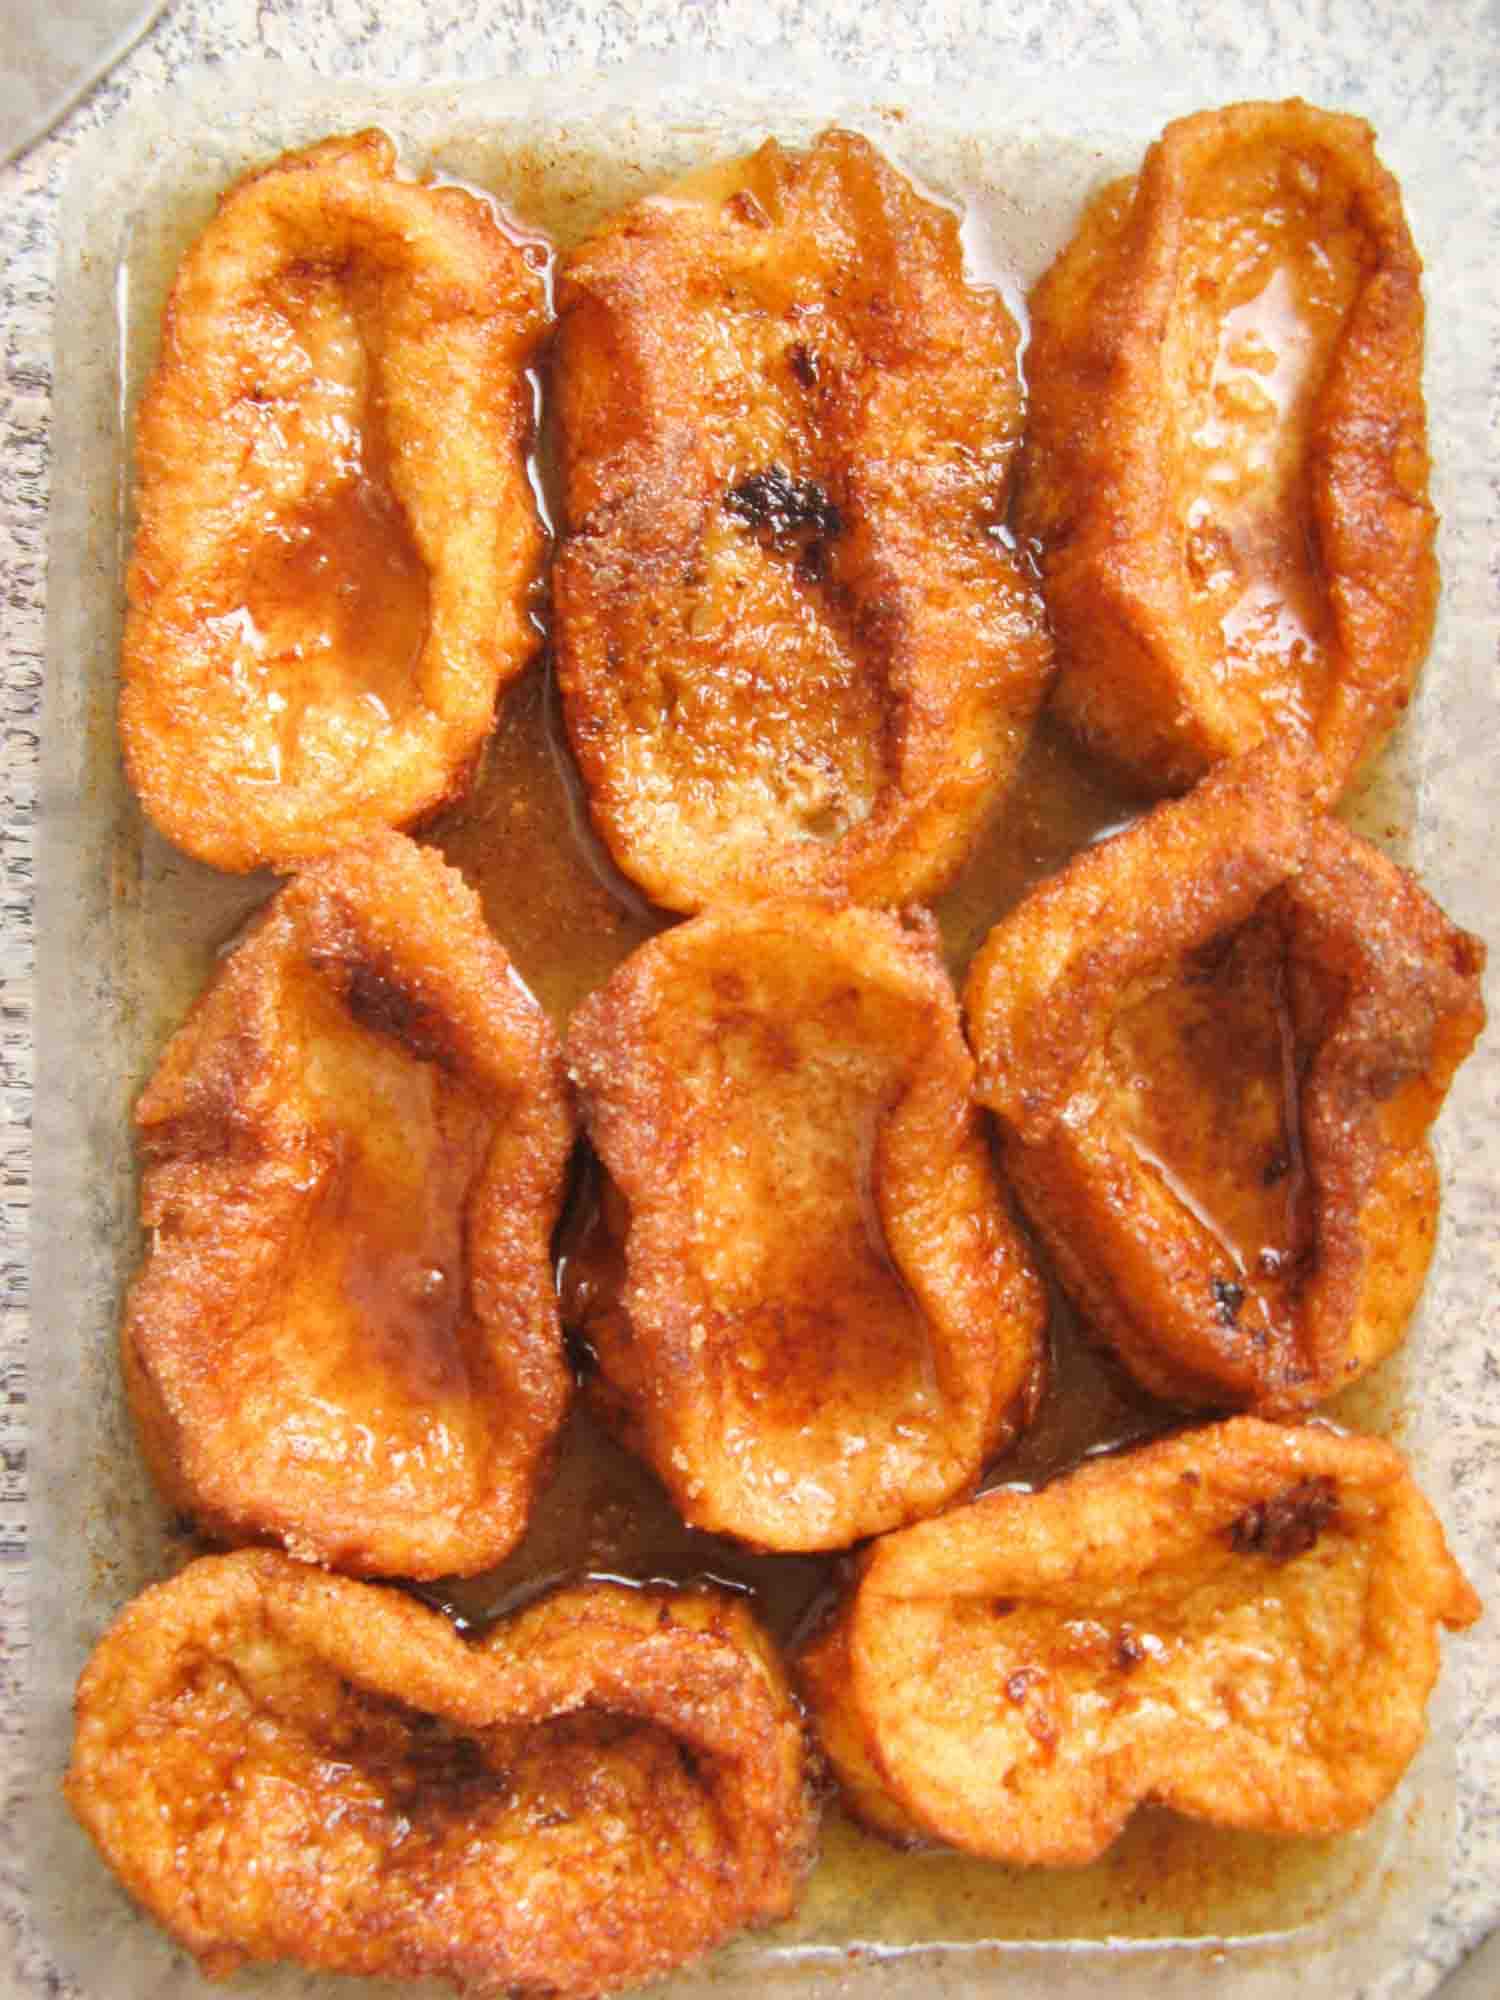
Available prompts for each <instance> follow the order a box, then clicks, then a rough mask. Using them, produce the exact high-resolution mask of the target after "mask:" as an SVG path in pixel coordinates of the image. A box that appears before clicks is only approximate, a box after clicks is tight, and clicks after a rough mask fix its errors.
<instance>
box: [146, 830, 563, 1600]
mask: <svg viewBox="0 0 1500 2000" xmlns="http://www.w3.org/2000/svg"><path fill="white" fill-rule="evenodd" d="M136 1124H137V1128H138V1130H139V1133H140V1141H141V1149H142V1153H143V1157H144V1166H145V1171H144V1178H143V1184H142V1190H141V1219H142V1222H143V1224H144V1226H145V1227H146V1228H147V1229H148V1230H149V1231H150V1232H151V1247H150V1250H149V1252H148V1255H147V1258H146V1261H145V1263H144V1265H143V1266H142V1268H141V1270H140V1272H139V1274H138V1276H137V1277H136V1279H135V1282H134V1284H133V1286H132V1287H131V1291H130V1294H129V1298H128V1300H127V1305H126V1313H125V1322H124V1327H123V1331H122V1341H121V1345H122V1353H123V1358H124V1367H125V1378H126V1385H127V1389H128V1391H129V1395H130V1401H131V1406H132V1408H133V1410H134V1412H135V1415H136V1419H137V1422H138V1424H139V1427H140V1432H141V1438H142V1443H143V1446H144V1448H145V1451H146V1455H147V1458H148V1460H149V1461H150V1463H151V1466H152V1470H153V1473H154V1475H155V1477H156V1478H157V1481H158V1483H159V1484H160V1486H161V1488H162V1490H163V1492H164V1494H165V1495H166V1496H167V1497H168V1498H169V1500H171V1501H172V1502H173V1503H174V1504H176V1505H178V1506H181V1507H183V1508H184V1509H186V1510H187V1511H188V1512H190V1513H192V1514H193V1515H194V1516H195V1517H196V1518H197V1520H198V1521H199V1523H200V1524H201V1526H202V1527H203V1528H204V1529H205V1530H206V1531H208V1532H209V1533H212V1534H215V1535H220V1536H224V1537H226V1538H229V1539H242V1538H245V1537H247V1536H248V1537H266V1536H271V1537H275V1538H277V1539H279V1540H281V1541H283V1542H285V1544H286V1545H287V1546H288V1547H289V1548H291V1549H292V1550H294V1551H295V1552H296V1553H297V1554H299V1555H304V1556H309V1557H314V1558H316V1559H318V1560H321V1561H326V1562H332V1563H336V1564H339V1565H341V1566H342V1567H344V1568H347V1569H352V1570H355V1571H358V1572H361V1573H375V1574H383V1575H402V1576H440V1575H445V1574H450V1573H454V1572H463V1573H468V1572H472V1571H476V1570H480V1569H483V1568H485V1567H487V1566H488V1565H489V1564H491V1563H493V1562H497V1561H498V1560H499V1559H500V1558H501V1557H502V1556H503V1555H504V1554H505V1553H506V1552H507V1551H508V1550H509V1549H510V1548H511V1547H512V1546H513V1545H514V1543H515V1542H516V1541H517V1540H518V1539H519V1538H520V1535H521V1533H522V1530H523V1529H524V1527H525V1523H526V1516H527V1512H528V1509H529V1506H530V1503H531V1498H532V1496H533V1494H534V1492H535V1490H536V1488H537V1486H538V1485H539V1484H540V1482H541V1480H542V1479H543V1478H544V1476H545V1474H546V1471H547V1469H548V1467H549V1465H550V1460H551V1450H552V1443H553V1439H554V1436H555V1434H556V1431H557V1428H558V1425H559V1424H560V1422H561V1420H562V1416H563V1412H564V1409H565V1407H566V1404H567V1400H568V1386H569V1385H568V1376H567V1371H566V1368H565V1366H564V1363H563V1355H562V1341H561V1333H560V1329H559V1325H558V1319H557V1306H556V1298H555V1293H554V1289H553V1284H552V1269H551V1259H550V1239H551V1231H552V1227H553V1225H554V1223H555V1221H556V1219H557V1214H558V1210H559V1207H560V1204H561V1200H562V1188H563V1177H564V1173H565V1169H566V1165H567V1160H568V1155H569V1151H570V1148H571V1144H572V1138H573V1117H572V1109H571V1105H570V1101H569V1096H568V1089H567V1083H566V1079H565V1077H564V1075H563V1071H562V1059H561V1053H560V1050H559V1048H558V1044H557V1040H556V1037H555V1035H554V1034H553V1032H552V1029H551V1027H550V1026H549V1025H548V1023H547V1021H546V1019H545V1017H544V1016H543V1015H542V1013H541V1011H540V1009H539V1008H538V1007H537V1005H536V1003H535V1002H534V1001H533V1000H532V999H531V997H530V995H529V994H527V993H526V992H525V991H524V989H523V988H522V987H521V986H520V984H519V983H518V981H517V980H516V979H515V976H514V974H513V973H512V971H511V968H510V963H509V960H508V959H507V958H506V956H505V953H504V952H503V951H502V950H501V949H500V946H499V945H498V944H497V943H496V942H495V940H494V939H493V937H492V936H491V935H490V933H489V932H488V930H487V929H486V928H485V925H484V921H483V918H482V917H481V915H480V912H479V906H478V901H477V899H476V898H475V896H474V894H473V892H472V891H471V890H470V889H469V888H468V887H467V886H466V884H465V883H464V882H463V880H462V879H461V877H459V876H458V875H456V874H455V873H453V871H452V870H450V869H448V868H445V867H444V865H443V863H442V862H441V860H440V859H439V858H438V856H437V855H436V854H434V853H432V852H431V851H430V850H428V849H425V848H419V847H417V846H415V845H414V844H413V843H412V842H411V841H409V840H407V839H406V838H405V837H404V836H403V835H401V834H394V833H390V834H381V835H377V836H375V837H374V838H373V839H371V840H370V841H368V842H366V843H365V844H364V845H362V846H359V847H354V848H349V849H346V850H345V851H344V852H343V853H341V854H338V855H334V856H331V857H329V858H328V859H326V860H324V861H320V862H314V863H311V864H309V866H308V867H307V868H306V869H304V870H303V872H302V873H301V874H300V875H298V876H296V877H295V878H294V879H293V880H292V881H291V882H290V883H288V885H287V886H286V887H285V888H284V889H282V890H281V891H280V893H279V894H278V895H277V896H276V897H275V898H274V900H273V901H272V902H271V903H270V905H269V906H268V907H267V909H266V911H265V913H264V914H263V915H262V917H261V918H260V919H259V921H258V922H257V924H256V926H255V927H254V929H253V930H252V931H251V932H250V933H249V935H248V936H247V937H246V938H245V939H244V940H243V941H242V942H241V943H240V944H238V945H237V946H236V947H235V949H234V950H233V951H232V952H231V953H230V954H229V955H228V957H227V958H225V959H224V960H223V961H222V963H221V964H220V966H219V968H218V970H217V972H216V973H215V975H214V978H213V980H212V982H211V983H210V985H209V987H208V988H207V990H206V992H205V993H204V994H203V996H202V997H201V998H200V999H199V1001H198V1002H197V1004H196V1006H195V1007H194V1009H193V1011H192V1013H191V1014H190V1015H189V1016H188V1019H187V1021H186V1023H185V1024H184V1025H183V1027H182V1028H181V1029H180V1030H179V1031H178V1033H177V1034H176V1036H174V1038H173V1040H172V1041H171V1043H170V1044H169V1045H168V1047H167V1049H166V1051H165V1053H164V1055H163V1057H162V1060H161V1063H160V1065H159V1067H158V1069H157V1072H156V1075H155V1076H154V1077H153V1079H152V1081H151V1083H150V1084H149V1085H148V1087H147V1089H146V1091H145V1092H144V1094H143V1095H142V1098H141V1100H140V1103H139V1105H138V1106H137V1110H136Z"/></svg>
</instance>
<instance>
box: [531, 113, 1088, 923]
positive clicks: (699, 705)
mask: <svg viewBox="0 0 1500 2000" xmlns="http://www.w3.org/2000/svg"><path fill="white" fill-rule="evenodd" d="M558 312H559V333H558V354H557V364H556V370H555V389H556V395H557V408H558V417H559V425H560V436H561V460H562V471H563V483H564V504H565V513H566V520H567V527H568V533H567V535H566V536H565V538H564V541H563V545H562V548H561V551H560V554H559V558H558V563H557V569H556V575H555V580H554V602H555V613H556V641H557V648H558V677H559V680H560V683H561V687H562V692H563V697H564V704H565V710H566V715H567V723H568V731H569V735H570V737H571V740H572V745H573V750H574V754H575V755H576V757H577V759H578V763H579V767H580V769H581V771H582V774H583V779H584V783H585V786H586V788H587V792H588V798H589V807H590V811H591V813H592V815H593V818H594V822H595V824H596V826H597V827H598V829H599V831H600V833H601V835H602V836H603V838H604V840H605V841H606V843H607V844H608V846H609V849H610V852H611V853H612V855H613V856H614V859H615V860H616V862H617V863H618V864H619V866H620V867H621V868H622V869H623V870H624V871H625V873H626V874H627V875H629V876H631V877H633V878H634V880H635V881H637V882H638V883H639V884H640V885H641V887H642V888H644V889H645V890H646V891H647V893H648V894H649V895H651V896H652V897H653V898H655V900H656V901H657V902H659V903H662V904H665V905H666V906H667V907H668V908H671V909H677V910H696V909H699V908H701V907H703V906H704V905H705V904H708V903H712V902H716V901H724V900H726V899H729V898H730V897H739V898H743V897H746V896H749V897H759V896H763V895H767V894H775V893H790V892H798V893H800V892H806V891H817V892H820V893H821V892H825V891H829V892H834V893H847V894H849V895H851V896H853V897H854V898H855V899H856V900H858V901H863V902H877V903H897V902H901V901H904V900H906V899H907V898H922V897H928V896H931V895H933V894H935V893H936V892H937V891H938V890H939V889H940V888H941V887H942V886H943V885H944V884H945V883H946V882H947V881H949V880H950V879H951V877H952V876H953V875H954V874H955V873H956V871H957V870H958V868H959V867H960V866H961V865H962V862H963V860H964V858H965V856H966V854H967V852H968V849H969V847H970V844H971V842H972V840H973V838H974V836H975V834H976V833H977V831H978V829H979V826H980V824H981V822H982V820H983V818H984V816H985V814H986V813H987V811H988V810H989V808H990V806H991V805H992V804H993V802H994V800H995V798H996V797H997V796H998V795H999V793H1000V792H1001V791H1003V789H1004V787H1005V785H1006V784H1007V782H1008V780H1009V777H1010V774H1011V772H1012V770H1013V768H1014V765H1015V763H1016V761H1017V759H1018V757H1019V755H1020V751H1021V748H1022V746H1023V744H1024V742H1025V739H1026V736H1027V733H1028V731H1029V728H1030V724H1031V720H1032V717H1033V715H1034V712H1035V710H1036V707H1037V704H1038V702H1039V701H1040V699H1041V695H1042V693H1043V689H1044V684H1045V680H1046V676H1047V673H1048V670H1049V666H1050V652H1049V648H1048V644H1047V641H1046V637H1045V632H1044V626H1043V620H1042V614H1041V606H1040V601H1039V598H1038V596H1037V593H1036V589H1035V585H1034V583H1033V582H1032V580H1031V577H1030V573H1029V571H1026V570H1023V568H1022V567H1021V565H1020V564H1019V563H1018V560H1017V557H1016V554H1015V549H1014V544H1013V543H1012V542H1011V540H1010V537H1009V535H1008V533H1007V532H1006V529H1005V519H1006V512H1007V506H1008V500H1009V493H1010V485H1011V478H1012V466H1013V459H1014V456H1015V452H1016V446H1017V443H1018V440H1019V437H1020V429H1021V393H1020V381H1019V375H1018V371H1017V366H1016V329H1015V326H1014V324H1013V322H1012V320H1011V318H1010V315H1009V314H1008V313H1007V311H1006V309H1005V306H1004V304H1003V303H1002V301H1001V299H1000V297H999V295H998V294H997V293H995V292H992V291H987V290H981V289H978V288H975V287H971V286H969V285H968V284H966V283H965V281H964V275H963V256H962V248H961V244H960V241H959V231H958V223H957V219H956V217H955V216H954V215H953V214H952V213H950V212H949V211H948V210H947V209H944V208H941V207H939V206H937V205H936V204H934V203H933V202H930V201H926V200H923V199H921V198H920V197H919V196H918V195H917V194H916V192H915V191H914V189H913V188H912V187H911V186H910V184H909V183H908V182H907V181H905V180H904V179H903V178H902V177H901V176H900V175H899V174H897V173H896V172H895V171H894V170H893V169H892V168H891V167H890V166H889V165H888V164H887V163H886V162H885V161H884V160H882V159H881V157H880V156H879V154H878V153H876V152H875V151H874V149H873V148H872V147H871V146H870V145H869V144H868V143H867V142H866V141H864V140H863V139H860V138H857V137H855V136H853V135H852V134H850V133H847V132H837V131H833V132H828V133H825V134H824V135H823V137H822V138H821V139H819V140H818V142H817V143H816V144H815V145H814V146H812V147H811V148H809V150H808V151H807V152H806V153H803V154H800V155H799V154H792V153H787V152H785V151H783V149H782V148H781V147H780V146H778V145H777V144H776V143H775V142H774V141H772V142H768V143H767V144H766V145H765V146H763V147H762V148H761V149H760V151H759V152H757V153H755V154H753V155H752V156H751V157H750V158H748V159H744V160H739V161H735V162H733V163H731V164H728V165H723V166H718V167H715V168H713V169H710V170H707V171H705V172H702V173H699V174H696V175H694V176H693V177H692V178H690V179H689V180H687V181H684V182H682V183H681V184H680V185H678V186H676V187H674V188H671V189H669V190H668V191H667V192H666V193H664V194H661V195H657V196H654V197H652V198H650V199H647V200H645V201H642V202H639V203H637V204H636V206H635V207H633V208H631V209H629V210H627V211H626V212H625V213H624V214H623V215H620V216H618V217H616V218H615V219H614V221H613V222H611V223H610V224H609V225H608V226H607V227H606V228H605V229H603V230H602V231H600V232H599V233H598V234H597V235H596V236H595V237H593V238H592V239H591V240H590V241H589V242H587V243H586V244H585V245H584V246H583V247H582V249H580V250H579V251H578V252H576V253H575V254H574V255H573V256H572V257H571V258H570V259H568V260H567V262H566V263H565V265H564V267H563V270H562V274H561V278H560V284H559V293H558Z"/></svg>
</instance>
